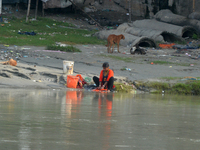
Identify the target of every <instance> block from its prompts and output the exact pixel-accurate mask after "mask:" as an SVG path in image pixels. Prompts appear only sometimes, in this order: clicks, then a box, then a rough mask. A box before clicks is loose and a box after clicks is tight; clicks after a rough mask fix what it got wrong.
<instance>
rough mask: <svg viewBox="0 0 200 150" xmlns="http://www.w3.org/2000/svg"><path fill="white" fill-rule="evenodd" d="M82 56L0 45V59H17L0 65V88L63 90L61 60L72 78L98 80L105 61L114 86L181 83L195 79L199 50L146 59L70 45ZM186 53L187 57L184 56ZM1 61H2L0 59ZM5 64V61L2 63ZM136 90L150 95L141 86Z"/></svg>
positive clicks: (163, 52)
mask: <svg viewBox="0 0 200 150" xmlns="http://www.w3.org/2000/svg"><path fill="white" fill-rule="evenodd" d="M74 47H76V48H78V49H80V50H81V51H82V52H76V53H72V52H61V51H50V50H46V47H35V46H18V47H17V48H16V47H15V46H7V47H6V46H4V45H1V58H3V56H4V55H5V54H6V53H7V54H8V57H9V56H11V57H12V56H13V57H15V56H16V54H17V53H18V54H20V56H19V57H17V62H18V64H17V66H16V67H13V66H8V65H2V64H0V88H5V87H6V88H66V86H65V84H66V76H67V75H66V74H63V60H68V61H74V75H76V74H81V75H82V76H83V77H89V78H91V79H92V77H93V76H95V75H96V76H98V75H99V72H100V71H101V69H102V67H101V66H102V63H103V62H105V61H107V62H109V63H110V68H111V69H113V70H114V72H115V78H116V82H120V83H122V84H129V85H134V84H135V83H149V82H164V83H185V82H186V81H188V80H190V79H189V78H185V77H188V76H190V77H194V78H195V79H198V77H199V59H198V58H197V57H196V55H197V54H198V53H199V50H198V49H196V50H194V49H193V50H187V51H186V50H185V51H184V52H180V51H179V52H178V51H177V50H174V49H147V54H146V55H137V54H136V55H131V54H130V51H129V48H127V47H123V46H120V51H121V53H117V50H116V49H115V52H114V53H113V54H108V53H107V50H106V47H105V46H104V45H74ZM186 53H187V54H186ZM4 59H5V58H4ZM2 61H5V60H2ZM184 78H185V79H184ZM135 87H136V88H137V89H138V90H141V91H146V92H151V91H149V90H146V89H147V88H144V84H143V88H141V86H140V87H139V86H138V87H137V85H135Z"/></svg>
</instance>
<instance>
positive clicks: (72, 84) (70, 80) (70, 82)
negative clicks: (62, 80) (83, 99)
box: [67, 75, 79, 88]
mask: <svg viewBox="0 0 200 150" xmlns="http://www.w3.org/2000/svg"><path fill="white" fill-rule="evenodd" d="M78 79H79V77H76V76H72V75H67V87H68V88H76V87H77V84H78Z"/></svg>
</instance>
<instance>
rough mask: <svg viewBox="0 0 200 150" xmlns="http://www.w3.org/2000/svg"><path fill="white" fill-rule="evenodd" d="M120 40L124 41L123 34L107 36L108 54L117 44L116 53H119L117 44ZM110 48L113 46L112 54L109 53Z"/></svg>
mask: <svg viewBox="0 0 200 150" xmlns="http://www.w3.org/2000/svg"><path fill="white" fill-rule="evenodd" d="M121 39H125V37H124V35H123V34H120V35H115V34H111V35H109V36H108V38H107V41H108V44H107V45H106V47H108V53H113V49H114V46H115V44H117V48H118V52H119V53H120V51H119V42H120V40H121ZM112 46H113V48H112V52H111V47H112Z"/></svg>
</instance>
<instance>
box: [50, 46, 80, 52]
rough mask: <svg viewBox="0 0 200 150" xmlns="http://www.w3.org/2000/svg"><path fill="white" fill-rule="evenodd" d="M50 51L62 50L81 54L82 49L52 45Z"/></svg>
mask: <svg viewBox="0 0 200 150" xmlns="http://www.w3.org/2000/svg"><path fill="white" fill-rule="evenodd" d="M47 49H48V50H60V51H64V52H81V50H80V49H78V48H76V47H74V46H66V47H65V46H56V45H50V46H47Z"/></svg>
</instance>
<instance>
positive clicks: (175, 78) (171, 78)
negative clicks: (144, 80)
mask: <svg viewBox="0 0 200 150" xmlns="http://www.w3.org/2000/svg"><path fill="white" fill-rule="evenodd" d="M160 79H166V80H177V79H182V78H181V77H161V78H160Z"/></svg>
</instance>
